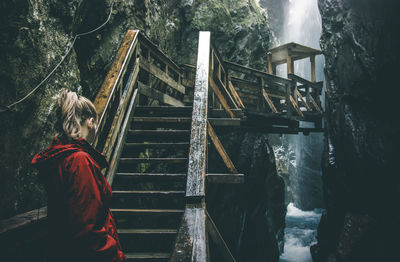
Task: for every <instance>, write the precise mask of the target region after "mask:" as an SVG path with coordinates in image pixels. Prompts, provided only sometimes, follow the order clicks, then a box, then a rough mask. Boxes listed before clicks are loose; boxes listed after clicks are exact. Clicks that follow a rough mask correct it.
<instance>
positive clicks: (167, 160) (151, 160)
mask: <svg viewBox="0 0 400 262" xmlns="http://www.w3.org/2000/svg"><path fill="white" fill-rule="evenodd" d="M187 160H188V159H187V158H183V157H181V158H130V157H126V158H120V159H119V161H120V164H136V163H172V164H180V163H186V162H187Z"/></svg>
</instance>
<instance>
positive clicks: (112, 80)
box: [93, 30, 139, 127]
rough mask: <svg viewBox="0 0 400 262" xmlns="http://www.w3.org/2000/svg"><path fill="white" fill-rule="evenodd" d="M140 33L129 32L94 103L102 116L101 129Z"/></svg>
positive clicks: (100, 120)
mask: <svg viewBox="0 0 400 262" xmlns="http://www.w3.org/2000/svg"><path fill="white" fill-rule="evenodd" d="M138 34H139V31H137V30H128V32H127V33H126V35H125V37H124V40H123V41H122V44H121V46H120V48H119V49H118V52H117V55H116V57H115V59H114V61H113V63H112V65H111V67H110V70H109V71H108V73H107V76H106V78H105V79H104V81H103V84H102V85H101V88H100V91H99V92H98V93H97V96H96V98H95V100H94V102H93V104H94V106H95V107H96V110H97V113H98V114H99V115H100V118H99V127H100V126H101V125H103V119H104V116H105V113H106V111H107V108H108V107H109V105H110V101H111V100H112V97H113V94H114V93H116V91H115V88H116V87H117V85H118V83H119V80H120V79H121V76H122V75H123V73H124V72H125V70H126V68H127V65H128V63H129V60H130V58H131V56H132V54H133V50H134V48H135V45H136V44H137V36H138Z"/></svg>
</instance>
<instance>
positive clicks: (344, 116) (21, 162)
mask: <svg viewBox="0 0 400 262" xmlns="http://www.w3.org/2000/svg"><path fill="white" fill-rule="evenodd" d="M111 4H113V9H112V12H111V16H110V19H109V21H108V23H107V24H106V25H105V26H104V27H103V28H101V29H99V30H98V31H96V32H94V33H92V34H88V35H85V36H82V37H79V38H78V39H77V40H76V42H75V44H74V46H73V47H72V49H71V52H69V53H68V54H67V52H66V51H67V50H68V48H69V47H70V46H71V44H72V39H73V37H74V36H75V35H76V34H78V33H82V32H87V31H90V30H91V29H93V28H96V27H97V26H98V25H101V24H102V23H103V22H104V21H106V20H107V18H108V15H109V12H110V6H111ZM399 5H400V4H399V3H398V1H395V0H383V1H376V0H364V1H360V0H314V1H311V0H259V1H255V0H248V1H247V0H221V1H219V0H172V1H167V0H143V1H142V0H130V1H120V0H115V1H109V0H101V1H96V2H94V1H87V0H69V1H58V0H52V1H43V0H34V1H26V0H11V1H2V2H1V3H0V13H1V16H0V19H1V31H0V50H1V51H0V56H1V59H0V76H1V79H2V81H1V82H0V94H1V96H0V105H1V112H0V144H1V147H0V155H1V156H2V157H1V158H0V168H1V172H0V178H1V181H2V182H1V183H0V208H1V210H2V211H1V214H0V219H2V220H6V219H8V218H10V217H13V216H15V215H17V214H21V213H24V212H27V211H30V210H34V209H37V208H40V207H43V206H45V205H46V194H45V192H44V190H43V187H42V185H41V184H40V182H39V181H38V178H37V172H36V171H35V170H33V169H32V167H31V165H30V160H31V158H32V156H33V154H34V153H37V152H39V151H40V150H42V149H44V148H46V147H47V146H48V142H49V141H50V140H51V138H52V136H53V131H54V128H53V123H54V122H55V116H54V113H53V112H52V109H53V108H54V105H55V102H56V94H57V93H58V91H59V90H60V89H61V88H63V87H67V88H69V89H71V90H74V91H77V92H79V93H80V94H82V95H84V96H87V97H89V98H90V99H92V100H93V99H94V98H95V96H96V94H97V92H98V90H99V88H100V85H101V83H102V81H103V80H104V77H105V75H106V74H107V72H108V70H109V69H110V66H111V63H112V61H113V58H114V56H115V53H116V51H117V49H118V47H119V45H120V43H121V41H122V39H123V37H124V34H125V32H126V31H127V30H128V29H138V30H140V31H141V32H142V33H143V34H144V35H146V36H147V37H148V38H149V39H150V40H151V41H152V42H154V43H155V44H156V45H157V46H158V48H160V49H161V50H162V51H163V52H164V53H166V54H167V55H168V56H169V57H170V58H171V59H172V60H174V61H175V62H176V63H177V64H179V65H183V64H192V65H194V64H196V54H197V44H198V43H197V41H198V32H199V31H201V30H206V31H210V32H211V35H212V41H213V43H214V44H215V46H216V47H217V48H218V50H219V51H220V52H221V56H222V57H223V58H224V59H225V60H226V61H231V62H235V63H238V64H241V65H244V66H249V67H252V68H255V69H258V70H260V71H266V68H267V50H268V49H270V48H272V47H275V46H278V45H281V44H284V43H286V42H292V41H294V42H298V43H300V44H305V45H308V46H311V47H314V48H317V49H321V50H322V53H323V57H322V56H319V57H317V59H318V60H317V65H318V66H320V67H319V68H317V79H318V80H324V82H325V87H324V93H323V95H322V101H324V102H323V108H324V112H325V113H324V124H323V126H324V133H323V134H322V133H311V134H310V135H308V136H304V135H302V134H299V135H283V136H282V137H279V136H278V135H272V134H268V133H265V132H264V133H263V132H258V131H254V130H245V131H243V130H242V131H236V130H228V131H227V130H223V129H221V130H216V131H217V133H218V134H219V135H220V139H221V141H222V143H223V144H224V146H225V148H226V151H227V153H228V154H229V155H230V157H231V158H232V161H233V162H234V163H235V164H237V167H238V169H239V171H241V172H243V173H244V174H245V175H246V176H247V177H246V180H245V181H246V183H245V184H244V186H243V187H238V186H237V185H210V186H209V187H208V195H207V198H208V199H207V202H209V203H210V204H209V206H208V209H209V212H210V214H211V215H212V216H213V218H214V220H215V223H216V224H217V226H218V227H219V229H220V231H221V233H222V234H223V235H224V238H225V241H226V242H227V244H228V246H229V248H230V250H231V251H232V254H233V256H234V257H235V258H236V260H237V261H242V262H253V261H254V262H258V261H279V259H281V261H311V259H312V261H317V262H320V261H321V262H325V261H329V262H334V261H352V262H354V261H394V259H393V258H396V257H397V255H396V253H395V252H396V248H395V247H396V244H397V241H396V239H395V238H396V237H397V235H398V233H400V232H399V231H400V226H399V225H398V222H399V221H400V215H399V214H400V213H399V212H397V211H396V208H395V207H396V206H397V205H396V204H397V199H398V195H399V193H400V178H399V177H398V175H397V172H396V170H397V163H396V161H397V158H398V157H397V156H398V148H399V147H400V143H399V134H400V125H398V124H397V123H396V119H397V118H396V116H397V114H396V113H397V112H398V111H399V110H398V107H397V103H396V102H397V97H398V95H399V89H398V87H397V86H398V84H397V81H396V80H397V78H396V71H397V70H398V68H400V65H399V61H400V60H399V59H400V54H399V48H398V43H399V41H400V39H399V36H400V31H399V30H398V28H397V24H398V17H397V12H398V10H399V7H400V6H399ZM319 19H320V20H319ZM289 25H290V26H291V27H290V26H289ZM320 35H321V36H320ZM64 57H65V61H64V62H63V63H62V64H61V66H60V67H59V68H58V69H57V70H56V71H55V73H54V74H53V75H52V76H51V77H50V78H49V79H48V80H47V81H46V82H45V83H44V84H43V85H42V86H41V87H40V88H39V89H38V90H37V91H36V92H35V93H34V95H32V96H30V97H29V98H28V99H26V100H25V101H24V102H23V103H20V104H18V105H16V106H13V107H11V108H9V109H7V108H6V107H5V106H6V105H9V104H11V103H12V102H15V101H17V100H18V99H20V98H22V97H24V96H25V95H26V94H28V93H29V92H30V91H31V90H32V89H33V88H34V87H35V86H36V85H37V84H38V83H39V82H40V81H41V80H42V79H44V78H45V77H46V75H47V74H48V73H49V72H50V70H51V69H52V68H54V67H55V65H56V64H57V63H58V62H59V61H60V60H61V59H63V58H64ZM303 67H304V68H305V71H304V73H303V74H304V75H303V76H304V77H305V78H307V77H308V76H309V74H310V72H309V71H308V70H309V62H308V61H306V62H305V64H304V65H301V64H300V63H297V62H296V63H295V72H296V73H298V72H301V70H302V68H303ZM278 71H280V74H282V75H285V74H286V72H285V69H280V68H278ZM299 74H301V73H299ZM304 125H305V124H304ZM209 154H210V156H209V157H210V159H211V160H210V164H213V166H214V168H215V170H214V171H213V172H222V171H221V170H223V168H224V167H223V166H220V164H219V162H218V161H217V159H218V156H217V153H216V152H215V151H212V150H211V151H210V153H209ZM218 160H219V159H218ZM212 161H214V162H212ZM217 162H218V163H217ZM281 164H282V165H286V166H285V168H286V170H285V172H287V173H288V174H289V178H285V177H284V175H283V174H282V173H283V171H282V170H283V169H280V166H281ZM284 183H286V185H285V184H284ZM288 186H289V187H290V188H289V189H290V190H289V191H290V192H289V193H286V201H285V199H284V198H285V197H284V194H285V192H284V191H285V187H288ZM209 200H210V201H209ZM216 200H218V201H216ZM290 202H292V203H290ZM212 203H213V204H212ZM286 207H287V210H286ZM315 208H317V209H315ZM321 208H323V209H321ZM300 209H302V210H300ZM286 212H287V216H286V229H285V213H286ZM320 216H321V221H320V222H318V221H319V217H320ZM304 223H309V224H308V225H305V224H304ZM318 224H319V225H318ZM2 225H3V224H2ZM317 225H318V230H317V232H315V229H316V227H317ZM313 230H314V231H313ZM314 237H315V239H314ZM296 241H297V242H296ZM310 245H311V252H309V249H308V246H310ZM279 256H281V258H279ZM300 256H301V257H300ZM303 258H304V260H301V259H303ZM296 259H297V260H296ZM32 260H33V261H43V260H40V258H37V260H35V259H32ZM9 261H12V260H9ZM21 261H22V260H21Z"/></svg>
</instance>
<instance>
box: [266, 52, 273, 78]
mask: <svg viewBox="0 0 400 262" xmlns="http://www.w3.org/2000/svg"><path fill="white" fill-rule="evenodd" d="M267 64H268V67H267V70H268V74H270V75H272V74H273V68H272V53H271V52H268V53H267Z"/></svg>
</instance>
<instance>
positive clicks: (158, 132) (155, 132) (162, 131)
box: [129, 129, 190, 134]
mask: <svg viewBox="0 0 400 262" xmlns="http://www.w3.org/2000/svg"><path fill="white" fill-rule="evenodd" d="M129 132H130V133H134V134H135V133H136V134H142V133H151V134H163V133H172V134H173V133H189V132H190V130H180V129H163V130H151V129H130V130H129Z"/></svg>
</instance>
